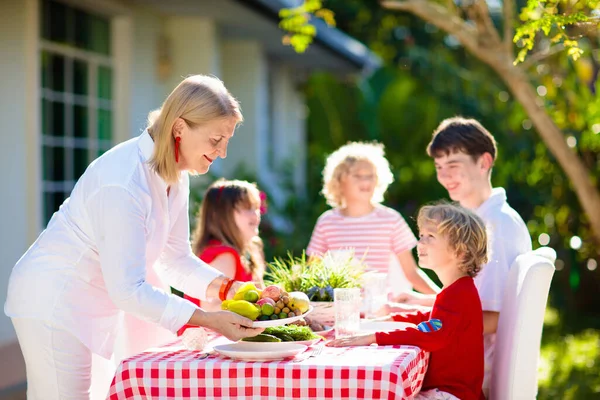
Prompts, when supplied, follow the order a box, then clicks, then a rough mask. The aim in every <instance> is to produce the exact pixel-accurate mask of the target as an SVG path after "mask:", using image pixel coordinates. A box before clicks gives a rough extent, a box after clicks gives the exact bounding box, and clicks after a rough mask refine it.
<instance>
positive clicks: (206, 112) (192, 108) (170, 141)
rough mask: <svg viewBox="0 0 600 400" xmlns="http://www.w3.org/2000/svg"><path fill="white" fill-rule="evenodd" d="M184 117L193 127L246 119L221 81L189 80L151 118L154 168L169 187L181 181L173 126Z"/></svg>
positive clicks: (170, 95) (185, 80) (205, 78)
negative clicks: (224, 120) (220, 120)
mask: <svg viewBox="0 0 600 400" xmlns="http://www.w3.org/2000/svg"><path fill="white" fill-rule="evenodd" d="M177 118H181V119H183V120H184V121H185V123H186V124H187V125H188V126H189V127H190V128H192V129H193V128H195V127H197V126H199V125H203V124H206V123H207V122H210V121H213V120H216V119H227V118H232V119H234V120H235V121H236V123H240V122H242V120H243V117H242V113H241V111H240V105H239V103H238V101H237V100H236V99H235V98H234V97H233V96H232V95H231V94H230V93H229V92H228V91H227V89H226V88H225V86H224V85H223V82H221V80H219V79H218V78H215V77H212V76H206V75H192V76H189V77H187V78H185V79H184V80H183V81H182V82H181V83H180V84H179V85H177V87H176V88H175V89H173V91H172V92H171V94H169V96H168V97H167V99H166V100H165V102H164V103H163V105H162V107H161V108H159V109H158V110H154V111H152V112H151V113H150V114H149V115H148V132H150V135H151V136H152V138H153V139H154V154H153V155H152V158H151V159H150V165H151V166H152V168H153V169H154V170H155V171H156V173H157V174H158V175H160V176H161V177H162V178H163V179H164V180H165V182H167V183H168V184H171V183H175V182H177V181H178V180H179V170H178V168H177V163H176V162H175V138H174V137H173V125H174V124H175V120H176V119H177Z"/></svg>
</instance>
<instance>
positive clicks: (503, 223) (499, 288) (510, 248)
mask: <svg viewBox="0 0 600 400" xmlns="http://www.w3.org/2000/svg"><path fill="white" fill-rule="evenodd" d="M474 211H475V213H477V215H479V216H480V217H481V219H483V221H484V222H485V224H486V227H487V231H488V235H490V238H489V243H490V246H491V254H490V261H489V262H488V263H487V264H486V265H485V266H484V267H483V268H482V270H481V272H480V273H479V274H478V275H477V276H476V277H475V286H476V287H477V290H478V291H479V297H480V298H481V306H482V308H483V311H495V312H501V310H502V296H503V294H504V288H505V285H506V280H507V279H508V272H509V269H510V267H511V265H512V263H513V262H514V261H515V259H516V258H517V256H519V255H521V254H523V253H527V252H529V251H531V237H530V236H529V232H528V231H527V226H526V225H525V223H524V222H523V219H522V218H521V216H520V215H519V214H518V213H517V212H516V211H515V210H514V209H513V208H511V207H510V205H508V203H507V202H506V192H505V191H504V189H503V188H494V189H493V190H492V195H491V196H490V197H489V198H488V199H487V200H486V201H485V202H483V204H481V205H480V206H479V207H478V208H477V209H476V210H474ZM495 339H496V334H489V335H484V351H485V377H484V382H483V388H484V390H485V389H487V388H488V387H489V379H490V373H491V367H492V362H493V355H494V342H495Z"/></svg>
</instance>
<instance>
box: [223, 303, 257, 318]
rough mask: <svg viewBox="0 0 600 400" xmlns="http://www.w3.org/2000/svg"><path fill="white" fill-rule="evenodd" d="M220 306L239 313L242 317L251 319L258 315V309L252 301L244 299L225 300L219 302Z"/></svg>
mask: <svg viewBox="0 0 600 400" xmlns="http://www.w3.org/2000/svg"><path fill="white" fill-rule="evenodd" d="M221 308H222V309H224V310H229V311H231V312H234V313H236V314H239V315H241V316H242V317H246V318H249V319H251V320H253V321H254V320H255V319H257V318H258V317H259V316H260V311H259V310H258V308H256V306H255V305H254V303H251V302H249V301H246V300H226V301H224V302H223V303H222V304H221Z"/></svg>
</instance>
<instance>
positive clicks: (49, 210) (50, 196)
mask: <svg viewBox="0 0 600 400" xmlns="http://www.w3.org/2000/svg"><path fill="white" fill-rule="evenodd" d="M65 198H66V196H65V194H64V193H63V192H46V193H44V216H45V218H46V223H48V221H50V218H52V214H54V213H55V212H56V211H58V209H59V208H60V205H61V204H62V203H63V201H65Z"/></svg>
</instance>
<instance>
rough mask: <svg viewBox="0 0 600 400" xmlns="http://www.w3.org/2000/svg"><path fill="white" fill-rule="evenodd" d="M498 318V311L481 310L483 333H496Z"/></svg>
mask: <svg viewBox="0 0 600 400" xmlns="http://www.w3.org/2000/svg"><path fill="white" fill-rule="evenodd" d="M498 319H500V313H499V312H496V311H484V312H483V334H484V335H487V334H490V333H496V331H497V330H498Z"/></svg>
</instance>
